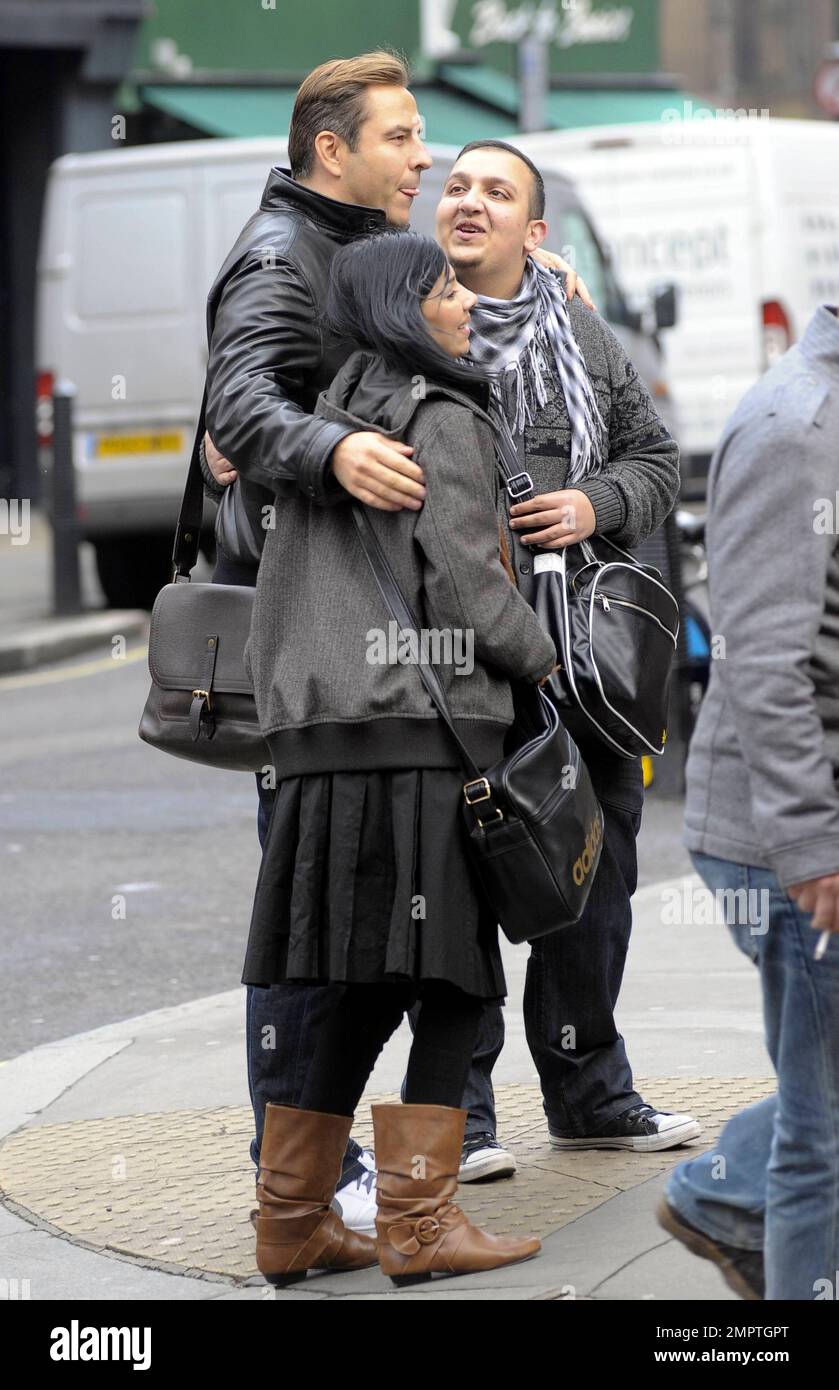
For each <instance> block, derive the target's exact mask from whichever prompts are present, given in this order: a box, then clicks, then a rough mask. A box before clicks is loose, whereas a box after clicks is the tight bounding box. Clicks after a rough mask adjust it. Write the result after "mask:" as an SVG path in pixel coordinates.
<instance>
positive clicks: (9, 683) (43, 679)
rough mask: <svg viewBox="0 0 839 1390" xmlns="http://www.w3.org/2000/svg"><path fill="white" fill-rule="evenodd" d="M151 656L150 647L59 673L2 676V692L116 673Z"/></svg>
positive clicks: (62, 670)
mask: <svg viewBox="0 0 839 1390" xmlns="http://www.w3.org/2000/svg"><path fill="white" fill-rule="evenodd" d="M148 654H149V649H148V647H137V648H136V650H134V651H131V652H126V654H125V656H103V657H101V658H100V659H99V660H98V661H84V662H82V663H81V664H80V665H78V666H65V667H63V669H61V670H59V671H34V672H33V673H32V674H31V675H28V676H0V691H3V690H26V689H27V688H28V687H29V686H32V685H53V684H55V682H56V681H72V680H80V679H81V677H82V676H95V675H96V674H97V672H99V671H115V670H119V668H120V667H121V666H127V665H128V664H129V663H130V662H132V661H142V660H143V658H144V657H147V656H148Z"/></svg>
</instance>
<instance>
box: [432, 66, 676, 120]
mask: <svg viewBox="0 0 839 1390" xmlns="http://www.w3.org/2000/svg"><path fill="white" fill-rule="evenodd" d="M440 76H441V78H442V79H443V81H444V82H447V83H449V84H450V85H451V86H453V87H457V88H458V90H460V91H462V92H466V93H468V94H469V95H470V96H473V97H477V98H478V99H479V100H480V101H483V102H486V103H488V104H490V105H492V106H495V107H497V108H498V110H499V111H503V112H506V113H507V114H508V115H512V116H513V117H516V116H517V115H518V109H519V94H518V86H517V84H516V82H515V81H514V80H513V78H512V77H510V76H509V75H508V74H507V73H503V72H495V71H494V69H492V68H488V67H483V66H481V65H476V66H474V67H473V66H471V65H468V64H464V65H463V66H462V67H461V66H459V65H457V64H452V63H444V64H443V65H442V67H441V68H440ZM687 100H689V98H688V96H687V94H686V93H685V92H682V91H680V90H679V89H677V88H654V87H649V88H640V89H639V88H629V87H621V88H616V87H591V88H586V87H579V88H576V87H575V88H565V89H564V90H562V91H551V92H549V93H548V98H547V117H548V129H549V130H573V129H576V128H577V127H579V126H589V125H623V124H624V123H625V122H635V121H658V120H660V119H661V114H662V112H663V111H666V110H667V109H668V107H671V108H672V107H676V108H677V109H678V110H679V111H682V110H683V108H684V103H685V102H686V101H687ZM692 100H693V103H694V106H697V105H699V106H701V105H702V103H701V101H700V100H699V98H697V97H694V98H692Z"/></svg>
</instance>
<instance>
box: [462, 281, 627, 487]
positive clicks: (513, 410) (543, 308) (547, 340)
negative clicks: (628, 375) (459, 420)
mask: <svg viewBox="0 0 839 1390" xmlns="http://www.w3.org/2000/svg"><path fill="white" fill-rule="evenodd" d="M470 324H471V328H472V333H471V337H470V339H469V357H467V358H464V361H467V362H468V361H470V360H471V361H473V362H475V363H477V364H478V365H480V366H482V367H484V368H485V369H487V370H488V371H489V372H490V373H491V374H492V378H493V379H492V381H491V384H490V414H491V415H492V416H493V418H494V419H495V420H496V422H497V423H498V425H499V426H500V427H501V430H502V433H503V434H505V435H506V444H507V446H508V447H510V446H511V447H512V456H513V457H515V454H516V450H515V443H514V440H515V438H516V437H517V436H519V435H521V434H522V433H523V432H524V429H525V426H526V425H532V424H533V423H534V417H535V414H536V412H537V410H538V409H539V408H540V407H541V406H543V405H544V404H545V403H546V401H547V399H548V390H547V382H548V381H550V379H551V377H552V376H556V377H557V378H558V381H559V385H560V386H561V388H562V391H563V394H564V396H565V404H566V407H567V409H568V418H569V420H570V422H571V463H570V467H569V470H568V478H567V480H566V483H565V486H566V487H573V486H574V484H575V483H577V482H580V481H581V480H582V479H583V478H585V477H587V476H588V475H589V474H590V473H594V472H597V470H598V469H599V468H600V466H601V464H602V463H603V461H604V459H605V458H606V457H607V436H606V428H605V425H604V424H603V419H602V417H601V415H600V411H599V410H598V408H597V400H596V398H595V395H594V390H593V388H592V384H591V381H590V380H589V375H588V371H587V370H586V365H585V362H584V361H583V355H582V353H581V352H580V349H579V346H578V344H577V340H576V338H575V337H574V334H573V332H572V329H571V322H570V319H569V317H568V309H567V307H566V299H565V291H564V289H563V288H562V283H561V281H560V280H559V275H558V272H553V271H550V270H548V269H547V268H546V267H544V266H541V265H539V264H538V263H537V262H536V261H534V260H532V259H531V258H528V260H527V264H526V265H525V270H524V277H523V279H522V283H521V289H520V290H519V292H518V294H517V295H516V297H515V299H490V298H489V296H488V295H483V294H481V295H478V302H477V304H476V305H475V307H474V308H473V310H472V313H471V316H470ZM506 452H507V448H505V453H506ZM519 467H520V465H519Z"/></svg>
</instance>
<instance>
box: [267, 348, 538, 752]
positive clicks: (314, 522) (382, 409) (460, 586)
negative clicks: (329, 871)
mask: <svg viewBox="0 0 839 1390" xmlns="http://www.w3.org/2000/svg"><path fill="white" fill-rule="evenodd" d="M316 414H317V415H320V416H322V417H324V418H326V419H328V420H333V421H337V422H341V423H347V424H350V425H351V426H352V428H354V429H359V430H374V431H376V432H378V433H380V434H384V435H386V436H387V435H389V436H391V437H393V438H396V439H400V440H402V441H404V442H405V443H407V444H412V445H413V446H414V454H413V458H414V460H415V461H416V462H417V463H418V464H419V465H420V467H421V468H422V469H423V471H424V473H425V481H426V490H427V491H426V499H425V504H424V506H423V507H422V508H421V509H420V510H419V511H414V510H411V509H410V508H403V509H402V510H401V511H398V512H385V511H380V510H377V509H374V508H368V509H367V514H368V516H369V519H370V521H371V523H372V525H373V526H374V528H375V530H376V532H377V534H378V536H379V539H380V541H381V544H382V547H383V549H384V551H385V554H386V555H387V557H388V560H389V562H390V565H391V568H392V569H393V571H394V574H395V576H396V579H397V581H398V582H399V585H400V588H401V589H402V592H403V594H404V596H405V598H406V600H407V602H408V603H409V605H410V606H411V607H412V608H413V610H414V612H415V614H416V616H417V619H418V622H419V624H420V625H421V626H422V627H425V628H427V629H429V630H436V631H438V632H439V631H441V630H444V631H445V630H447V631H448V632H449V633H451V634H452V636H453V638H454V639H455V646H454V647H453V649H452V650H451V651H450V653H449V654H448V655H449V660H448V661H447V662H444V663H443V664H440V665H438V666H437V672H438V675H439V676H440V679H441V681H442V684H443V687H444V689H445V691H446V695H447V697H448V700H449V704H450V707H451V710H452V714H453V716H454V720H455V725H456V727H457V729H458V732H459V733H460V735H461V737H462V739H463V741H464V743H465V744H466V746H467V748H468V749H469V751H470V752H471V754H472V756H473V758H474V760H475V762H476V763H477V764H478V765H479V766H480V767H487V766H489V765H491V763H493V762H495V761H497V760H498V758H500V757H501V756H502V753H503V742H504V735H505V733H506V731H507V729H508V727H509V725H510V723H511V721H512V718H513V701H512V692H511V689H510V682H509V678H510V677H523V678H526V679H530V680H538V679H539V678H540V677H542V676H544V675H546V674H547V673H548V672H549V671H550V670H551V669H552V668H553V666H554V664H555V662H556V651H555V648H554V645H553V642H552V641H551V639H550V638H549V637H548V636H547V634H546V633H545V632H544V631H543V629H542V627H541V626H540V624H539V621H538V619H537V617H536V615H535V613H534V612H533V610H532V609H531V608H530V607H529V606H528V604H527V603H526V602H525V600H524V599H523V598H522V597H521V595H520V594H519V592H518V590H517V589H516V588H515V586H514V585H513V584H512V583H511V581H510V579H509V577H508V575H507V573H506V571H505V570H504V568H503V566H502V564H501V561H500V559H499V536H498V474H497V469H496V467H495V462H494V450H493V442H492V428H491V424H490V421H489V419H488V417H487V416H486V415H485V414H484V411H483V410H482V409H481V407H480V405H479V404H478V403H477V401H476V399H473V398H472V396H471V395H466V394H464V393H462V392H460V391H456V390H451V389H448V388H445V387H439V386H433V385H431V384H428V385H427V388H426V392H425V395H423V394H422V393H421V392H420V391H418V390H417V388H416V387H415V386H414V384H413V380H412V378H411V377H409V376H407V375H406V374H401V373H397V372H394V371H392V370H391V369H390V368H388V367H387V366H386V364H385V363H384V362H383V361H382V359H381V358H380V357H378V356H376V355H375V354H373V353H370V352H365V351H358V352H355V353H354V354H353V355H352V356H351V357H350V358H349V359H348V361H347V362H346V363H345V364H344V366H343V367H342V369H341V370H340V372H339V373H338V375H337V376H336V377H335V380H334V381H333V382H332V385H331V386H330V387H329V390H328V391H326V392H323V393H322V394H321V396H320V398H319V400H318V404H317V408H316ZM268 519H269V521H271V522H272V523H273V525H271V526H269V527H268V528H267V529H266V536H265V546H264V549H263V554H262V561H261V563H260V566H259V577H258V580H257V586H256V597H255V605H254V617H253V624H252V627H251V634H250V639H249V642H248V645H247V648H246V651H245V660H246V665H247V667H248V670H249V674H250V675H251V677H252V679H253V683H254V693H255V696H256V705H257V711H258V714H259V718H260V723H261V726H262V729H263V731H264V733H265V735H266V737H267V738H268V741H269V744H270V747H271V750H272V753H273V757H274V765H275V767H276V768H277V774H278V776H279V777H290V776H295V775H298V774H301V773H309V772H323V771H336V772H337V771H342V770H363V769H373V768H389V767H456V766H458V759H457V755H456V753H455V751H454V745H453V740H452V738H451V735H450V733H449V732H448V730H447V729H446V727H445V725H444V724H443V721H442V720H441V719H440V717H439V715H438V714H437V711H436V709H435V707H434V706H433V704H432V703H431V700H430V698H429V696H428V695H427V694H426V691H425V688H424V686H423V684H422V681H421V679H420V675H419V671H418V669H417V668H416V665H415V664H412V663H411V662H410V661H407V662H404V661H400V660H396V661H394V660H392V659H388V658H392V656H393V653H394V648H393V645H392V637H391V633H394V635H395V630H394V629H390V628H389V624H390V623H391V621H392V620H391V618H390V614H389V612H388V610H387V608H386V607H385V604H384V601H383V599H382V598H381V595H380V594H379V591H378V589H377V587H376V583H375V580H374V579H373V575H372V573H371V571H370V568H369V566H368V563H367V559H366V557H365V555H364V552H363V550H362V548H361V543H360V540H359V538H358V535H357V532H356V529H355V524H354V522H353V519H352V514H351V510H350V506H349V500H348V499H347V501H345V502H341V501H336V502H335V503H334V504H333V505H330V506H323V505H315V504H314V503H313V502H311V501H309V500H308V499H307V498H305V497H304V496H303V495H302V494H298V495H296V496H288V497H282V498H278V499H277V503H276V505H275V507H274V508H273V511H272V513H270V514H269V518H268ZM458 633H459V634H461V636H460V638H458V636H457V634H458ZM371 634H372V637H371ZM376 634H380V635H379V636H377V635H376ZM458 641H460V642H461V643H462V644H463V645H462V646H458V645H456V643H457V642H458ZM470 643H471V650H472V653H473V657H474V668H473V669H472V671H471V673H469V674H466V673H462V672H467V671H468V666H469V660H468V656H469V650H470ZM382 656H384V657H385V660H384V661H383V662H382V661H381V659H380V658H381V657H382ZM464 658H466V659H464Z"/></svg>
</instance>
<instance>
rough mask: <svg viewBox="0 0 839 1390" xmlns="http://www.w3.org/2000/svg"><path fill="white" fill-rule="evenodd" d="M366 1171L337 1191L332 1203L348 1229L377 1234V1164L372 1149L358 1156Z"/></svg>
mask: <svg viewBox="0 0 839 1390" xmlns="http://www.w3.org/2000/svg"><path fill="white" fill-rule="evenodd" d="M358 1161H359V1163H363V1164H364V1172H363V1173H361V1174H359V1176H358V1177H357V1178H351V1179H350V1181H349V1182H348V1183H345V1184H344V1186H343V1187H339V1188H338V1191H337V1192H336V1193H335V1197H334V1199H333V1202H332V1205H333V1207H335V1208H336V1209H337V1211H338V1214H339V1215H340V1217H341V1220H342V1221H343V1223H344V1225H345V1226H346V1228H347V1230H348V1231H360V1232H361V1233H362V1234H363V1235H365V1236H374V1235H375V1234H376V1165H375V1160H374V1158H373V1154H372V1151H371V1150H370V1149H363V1150H362V1151H361V1153H360V1154H359V1157H358Z"/></svg>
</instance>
